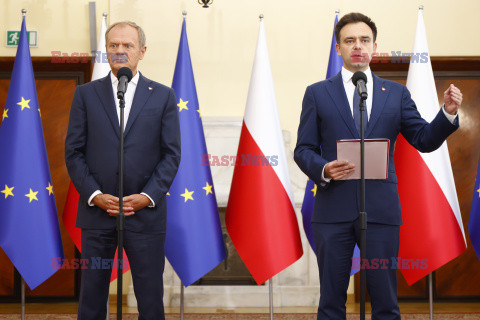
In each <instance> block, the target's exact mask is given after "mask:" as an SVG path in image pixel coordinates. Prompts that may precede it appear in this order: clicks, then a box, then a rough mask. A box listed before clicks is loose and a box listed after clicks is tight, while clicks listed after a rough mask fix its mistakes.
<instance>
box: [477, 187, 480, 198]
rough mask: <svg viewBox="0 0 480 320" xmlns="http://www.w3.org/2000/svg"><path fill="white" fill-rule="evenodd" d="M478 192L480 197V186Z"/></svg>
mask: <svg viewBox="0 0 480 320" xmlns="http://www.w3.org/2000/svg"><path fill="white" fill-rule="evenodd" d="M477 192H478V197H479V198H480V188H478V190H477Z"/></svg>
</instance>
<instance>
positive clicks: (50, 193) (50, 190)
mask: <svg viewBox="0 0 480 320" xmlns="http://www.w3.org/2000/svg"><path fill="white" fill-rule="evenodd" d="M45 189H47V190H48V195H52V194H53V186H52V185H51V184H50V182H49V183H48V187H46V188H45Z"/></svg>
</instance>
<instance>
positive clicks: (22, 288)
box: [20, 10, 25, 320]
mask: <svg viewBox="0 0 480 320" xmlns="http://www.w3.org/2000/svg"><path fill="white" fill-rule="evenodd" d="M22 12H23V10H22ZM21 278H22V287H21V289H20V290H21V295H22V320H25V280H24V279H23V277H21Z"/></svg>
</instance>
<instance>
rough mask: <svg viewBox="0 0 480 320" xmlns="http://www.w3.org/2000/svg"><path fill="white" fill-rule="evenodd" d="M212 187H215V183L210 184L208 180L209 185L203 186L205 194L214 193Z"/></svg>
mask: <svg viewBox="0 0 480 320" xmlns="http://www.w3.org/2000/svg"><path fill="white" fill-rule="evenodd" d="M212 187H213V185H209V184H208V181H207V185H206V186H205V187H203V188H202V189H203V190H205V192H206V193H205V195H208V194H209V193H211V194H213V192H212Z"/></svg>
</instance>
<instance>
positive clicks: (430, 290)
mask: <svg viewBox="0 0 480 320" xmlns="http://www.w3.org/2000/svg"><path fill="white" fill-rule="evenodd" d="M432 278H433V276H432V273H429V274H428V300H429V304H430V320H433V280H432Z"/></svg>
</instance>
